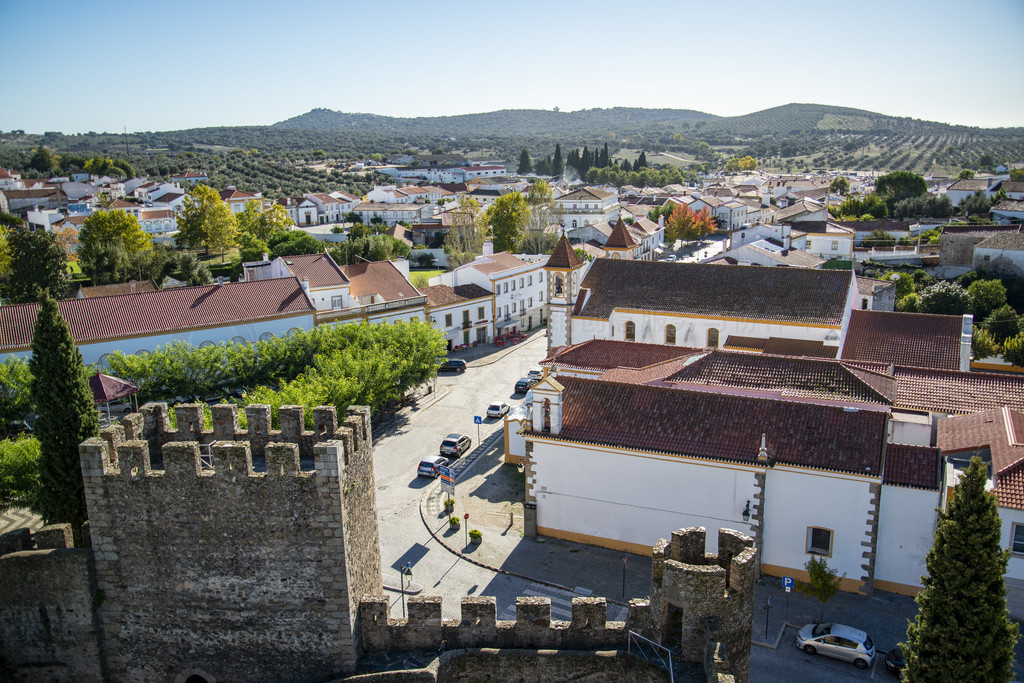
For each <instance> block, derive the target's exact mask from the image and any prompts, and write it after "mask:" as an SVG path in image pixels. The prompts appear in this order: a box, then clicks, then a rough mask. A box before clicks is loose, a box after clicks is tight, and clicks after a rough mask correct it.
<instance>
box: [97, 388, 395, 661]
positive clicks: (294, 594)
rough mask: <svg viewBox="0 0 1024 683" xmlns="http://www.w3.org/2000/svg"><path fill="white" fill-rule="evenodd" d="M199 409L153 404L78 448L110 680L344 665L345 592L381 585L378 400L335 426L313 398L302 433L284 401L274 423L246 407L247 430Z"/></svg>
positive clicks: (347, 657) (348, 624)
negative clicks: (174, 424)
mask: <svg viewBox="0 0 1024 683" xmlns="http://www.w3.org/2000/svg"><path fill="white" fill-rule="evenodd" d="M199 408H200V407H199V406H182V407H179V409H178V415H177V417H178V430H177V432H172V431H170V430H169V427H168V426H167V423H166V406H163V405H162V404H156V405H148V406H145V407H144V408H143V410H142V412H141V413H140V414H138V415H133V416H130V419H128V420H126V421H125V422H124V423H123V426H121V427H116V428H113V429H108V430H104V433H103V435H102V437H101V438H96V439H89V440H88V441H86V442H84V443H83V444H82V446H81V448H80V452H81V459H82V471H83V475H84V481H85V493H86V500H87V503H88V507H89V520H90V521H89V523H90V527H91V538H92V544H93V552H94V556H95V566H96V580H97V585H98V587H99V589H100V590H102V591H103V592H104V594H105V600H104V603H103V605H102V607H101V609H100V617H101V621H102V624H103V635H104V638H105V644H106V649H107V662H108V666H109V670H110V676H111V678H112V679H114V680H174V679H175V678H176V677H178V676H181V675H184V676H186V677H187V676H188V675H190V674H191V673H195V672H201V673H202V675H204V676H206V677H207V678H208V679H209V680H243V679H244V680H274V681H284V680H323V679H325V678H330V677H331V676H337V675H340V674H343V673H347V672H351V671H352V670H353V669H354V667H355V662H356V659H357V657H358V649H359V634H358V633H357V632H356V629H355V625H354V624H355V617H356V609H357V605H356V604H355V603H354V601H350V599H349V596H350V595H362V594H364V593H376V592H379V590H380V586H381V574H380V558H379V551H378V548H379V544H378V538H377V526H376V518H375V515H374V514H373V510H374V509H375V500H374V482H373V465H372V449H371V439H370V425H369V411H368V410H367V409H365V408H352V409H350V410H349V415H348V417H347V418H346V420H345V422H344V424H342V425H340V426H339V425H337V424H336V420H335V416H334V410H333V409H332V408H317V409H316V411H315V413H314V415H315V420H316V424H317V429H316V430H314V431H313V432H309V431H304V430H302V424H303V414H302V409H301V408H299V407H287V408H284V407H283V408H282V409H281V414H280V418H281V424H282V427H283V428H282V430H280V431H271V430H270V429H269V428H268V427H269V424H270V419H269V418H270V411H269V408H268V407H267V406H250V407H249V411H248V412H249V418H250V422H249V426H250V430H249V433H246V432H241V431H239V430H238V429H237V418H235V413H234V411H233V406H217V407H215V409H214V410H215V422H216V424H215V425H214V429H213V430H212V432H205V431H203V430H202V429H201V425H202V422H201V412H199ZM197 418H198V419H197ZM210 437H212V438H210ZM246 437H252V439H253V440H252V441H239V440H230V439H239V438H246ZM174 439H187V440H174ZM214 440H215V441H216V443H214V444H213V445H212V446H211V447H209V448H208V449H204V448H201V447H200V444H201V443H209V442H210V441H214ZM197 441H198V443H197ZM157 449H158V453H157V455H158V458H159V462H160V464H161V465H162V469H157V468H156V467H155V466H154V460H157V458H155V457H153V455H152V454H153V452H154V451H156V450H157ZM257 453H258V456H259V459H260V460H262V461H263V466H262V467H261V468H259V469H262V470H264V471H262V472H260V471H257V468H255V467H254V465H253V460H254V454H257ZM307 455H308V458H309V459H310V460H312V463H311V464H312V467H311V468H308V469H307V468H305V467H303V464H302V463H303V461H305V460H306V459H307V458H306V456H307ZM307 462H308V461H307ZM368 511H369V512H368ZM349 553H352V555H351V556H350V555H349Z"/></svg>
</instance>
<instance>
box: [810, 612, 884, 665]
mask: <svg viewBox="0 0 1024 683" xmlns="http://www.w3.org/2000/svg"><path fill="white" fill-rule="evenodd" d="M796 646H797V647H798V648H800V649H801V650H803V651H804V652H806V653H807V654H809V655H813V654H820V655H825V656H827V657H835V658H836V659H843V660H846V661H847V662H853V665H854V666H855V667H857V668H858V669H866V668H868V667H869V666H871V664H872V663H873V662H874V661H875V644H874V643H873V642H871V638H870V637H869V636H868V634H867V633H865V632H864V631H861V630H860V629H857V628H853V627H851V626H844V625H843V624H828V623H825V624H807V625H806V626H804V627H803V628H801V629H800V632H799V633H797V636H796Z"/></svg>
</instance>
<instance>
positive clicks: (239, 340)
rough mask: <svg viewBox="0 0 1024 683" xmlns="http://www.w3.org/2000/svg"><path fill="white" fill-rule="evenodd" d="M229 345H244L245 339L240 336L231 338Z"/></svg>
mask: <svg viewBox="0 0 1024 683" xmlns="http://www.w3.org/2000/svg"><path fill="white" fill-rule="evenodd" d="M231 343H232V344H244V343H245V337H243V336H241V335H239V336H235V337H232V338H231Z"/></svg>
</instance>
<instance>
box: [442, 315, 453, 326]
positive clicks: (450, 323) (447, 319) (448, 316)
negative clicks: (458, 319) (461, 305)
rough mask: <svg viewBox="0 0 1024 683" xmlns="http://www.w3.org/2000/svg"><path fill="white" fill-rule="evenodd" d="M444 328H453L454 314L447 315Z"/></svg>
mask: <svg viewBox="0 0 1024 683" xmlns="http://www.w3.org/2000/svg"><path fill="white" fill-rule="evenodd" d="M444 326H445V327H451V326H452V314H451V313H445V315H444Z"/></svg>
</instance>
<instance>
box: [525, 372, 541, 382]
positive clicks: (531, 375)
mask: <svg viewBox="0 0 1024 683" xmlns="http://www.w3.org/2000/svg"><path fill="white" fill-rule="evenodd" d="M526 376H527V377H535V378H537V380H541V379H543V378H544V371H543V370H530V371H529V372H528V373H526Z"/></svg>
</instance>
